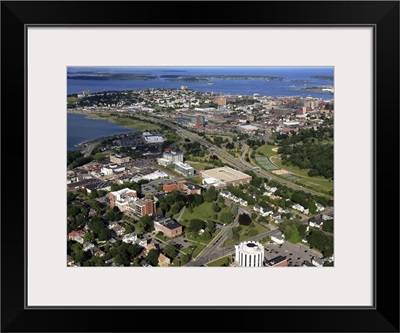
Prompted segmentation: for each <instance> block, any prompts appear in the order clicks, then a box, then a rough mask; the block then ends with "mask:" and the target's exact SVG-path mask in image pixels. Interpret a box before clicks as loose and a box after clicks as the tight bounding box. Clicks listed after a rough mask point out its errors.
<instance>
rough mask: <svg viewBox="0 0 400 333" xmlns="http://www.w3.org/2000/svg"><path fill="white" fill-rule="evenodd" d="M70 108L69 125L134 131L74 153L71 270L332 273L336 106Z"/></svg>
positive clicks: (160, 97) (297, 101) (263, 99)
mask: <svg viewBox="0 0 400 333" xmlns="http://www.w3.org/2000/svg"><path fill="white" fill-rule="evenodd" d="M67 99H68V103H67V112H68V115H69V116H70V115H79V116H80V115H84V116H85V117H86V119H93V121H94V120H96V119H102V120H101V121H102V122H104V123H105V124H107V123H109V122H110V121H112V122H113V123H115V124H120V125H121V126H126V127H127V128H126V132H124V133H118V134H113V135H107V136H101V137H96V138H94V139H92V140H87V141H84V142H80V143H79V145H77V147H76V148H74V149H71V150H68V152H67V172H66V180H67V181H66V191H67V266H69V267H80V266H131V267H149V268H151V267H182V266H185V267H191V266H202V267H212V266H217V267H265V268H268V267H326V266H333V264H334V248H333V235H334V228H333V225H334V223H333V222H334V210H333V193H334V192H333V173H332V172H333V171H332V170H333V169H332V168H333V117H334V104H333V99H328V100H327V99H322V98H316V97H301V96H292V97H274V96H263V95H260V94H252V95H229V94H220V93H215V92H199V91H196V90H191V89H189V88H188V87H187V86H186V85H182V86H181V87H180V88H177V89H143V90H130V91H108V92H96V93H91V92H90V91H84V92H82V93H80V94H71V95H68V98H67ZM90 121H91V120H90ZM130 126H132V127H130ZM330 163H331V164H332V165H331V164H330Z"/></svg>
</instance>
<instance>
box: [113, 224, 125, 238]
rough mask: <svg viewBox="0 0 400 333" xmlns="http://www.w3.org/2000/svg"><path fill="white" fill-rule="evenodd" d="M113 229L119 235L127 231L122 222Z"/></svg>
mask: <svg viewBox="0 0 400 333" xmlns="http://www.w3.org/2000/svg"><path fill="white" fill-rule="evenodd" d="M111 230H113V231H114V232H115V234H116V235H117V236H122V235H123V234H124V232H125V228H124V227H123V226H121V225H120V224H117V225H114V226H113V227H112V228H111Z"/></svg>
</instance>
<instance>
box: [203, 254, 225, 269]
mask: <svg viewBox="0 0 400 333" xmlns="http://www.w3.org/2000/svg"><path fill="white" fill-rule="evenodd" d="M230 257H231V256H230V255H229V256H225V257H222V258H219V259H217V260H215V261H212V262H210V263H208V264H207V265H206V266H209V267H222V266H224V265H225V264H226V260H227V259H228V258H230Z"/></svg>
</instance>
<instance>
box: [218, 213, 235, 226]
mask: <svg viewBox="0 0 400 333" xmlns="http://www.w3.org/2000/svg"><path fill="white" fill-rule="evenodd" d="M233 219H234V216H233V214H232V213H231V212H229V211H228V212H227V211H224V212H221V213H220V214H219V220H220V221H221V222H222V223H224V224H227V223H231V222H232V221H233Z"/></svg>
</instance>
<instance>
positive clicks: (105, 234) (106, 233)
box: [99, 228, 111, 241]
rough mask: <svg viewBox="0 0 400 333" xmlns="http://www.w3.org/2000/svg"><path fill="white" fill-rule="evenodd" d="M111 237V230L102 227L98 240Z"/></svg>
mask: <svg viewBox="0 0 400 333" xmlns="http://www.w3.org/2000/svg"><path fill="white" fill-rule="evenodd" d="M110 238H111V231H110V230H109V229H107V228H103V229H101V230H100V232H99V241H106V240H109V239H110Z"/></svg>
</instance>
